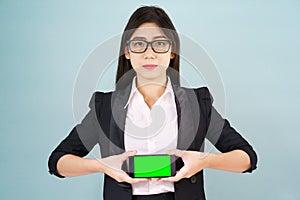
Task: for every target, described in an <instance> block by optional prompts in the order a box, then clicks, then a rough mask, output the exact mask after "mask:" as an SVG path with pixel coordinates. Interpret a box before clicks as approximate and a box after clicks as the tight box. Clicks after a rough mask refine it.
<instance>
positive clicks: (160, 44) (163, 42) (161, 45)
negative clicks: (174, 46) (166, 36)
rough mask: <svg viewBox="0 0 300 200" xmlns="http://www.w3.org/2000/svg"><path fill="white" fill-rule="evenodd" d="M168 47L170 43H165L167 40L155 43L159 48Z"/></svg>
mask: <svg viewBox="0 0 300 200" xmlns="http://www.w3.org/2000/svg"><path fill="white" fill-rule="evenodd" d="M167 45H168V42H167V41H165V40H158V41H156V42H155V46H159V47H164V46H167Z"/></svg>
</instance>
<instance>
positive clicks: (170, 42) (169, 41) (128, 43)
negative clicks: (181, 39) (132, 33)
mask: <svg viewBox="0 0 300 200" xmlns="http://www.w3.org/2000/svg"><path fill="white" fill-rule="evenodd" d="M133 41H142V42H145V43H146V44H147V45H146V48H145V49H144V51H139V52H136V51H132V49H131V48H130V43H131V42H133ZM158 41H164V42H168V43H169V48H168V50H166V51H163V52H159V51H155V49H154V48H153V46H152V44H153V43H154V42H158ZM149 44H150V46H151V49H152V50H153V51H154V52H155V53H167V52H168V51H169V50H170V48H171V46H172V40H153V41H151V42H148V41H146V40H127V41H126V45H127V46H128V49H129V50H130V51H131V52H132V53H145V52H146V51H147V49H148V47H149Z"/></svg>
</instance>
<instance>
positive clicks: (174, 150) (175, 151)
mask: <svg viewBox="0 0 300 200" xmlns="http://www.w3.org/2000/svg"><path fill="white" fill-rule="evenodd" d="M183 153H184V151H182V150H179V149H172V150H169V151H167V154H169V155H175V156H178V157H182V155H183Z"/></svg>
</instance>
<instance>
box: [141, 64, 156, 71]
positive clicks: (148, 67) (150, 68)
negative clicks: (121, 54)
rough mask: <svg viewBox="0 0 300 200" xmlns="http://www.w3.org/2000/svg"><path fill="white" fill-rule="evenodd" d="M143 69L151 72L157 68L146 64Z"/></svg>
mask: <svg viewBox="0 0 300 200" xmlns="http://www.w3.org/2000/svg"><path fill="white" fill-rule="evenodd" d="M143 67H144V68H145V69H148V70H152V69H155V68H156V67H157V65H154V64H146V65H143Z"/></svg>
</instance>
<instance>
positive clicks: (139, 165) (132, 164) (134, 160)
mask: <svg viewBox="0 0 300 200" xmlns="http://www.w3.org/2000/svg"><path fill="white" fill-rule="evenodd" d="M175 159H176V157H175V155H168V154H151V155H135V156H130V157H129V176H130V177H132V178H162V177H169V176H175V173H176V168H175V167H176V166H175Z"/></svg>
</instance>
